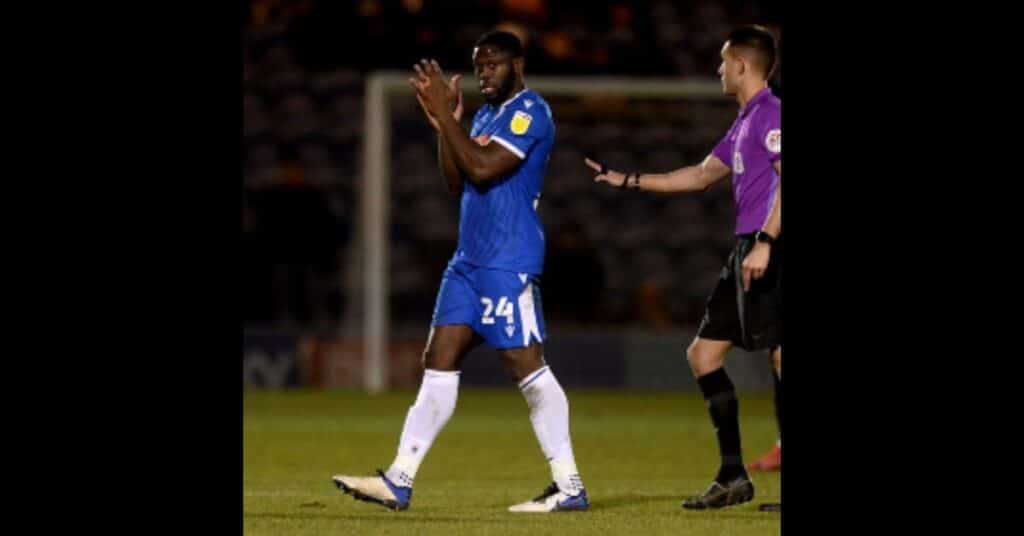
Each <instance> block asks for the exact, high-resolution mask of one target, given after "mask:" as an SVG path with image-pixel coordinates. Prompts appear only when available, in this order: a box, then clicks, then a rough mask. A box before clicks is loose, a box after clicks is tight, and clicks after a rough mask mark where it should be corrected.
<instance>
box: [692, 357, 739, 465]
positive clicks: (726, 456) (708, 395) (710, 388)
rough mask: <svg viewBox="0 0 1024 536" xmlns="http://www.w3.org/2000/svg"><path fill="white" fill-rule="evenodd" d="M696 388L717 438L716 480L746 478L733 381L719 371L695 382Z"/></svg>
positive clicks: (737, 404) (723, 371)
mask: <svg viewBox="0 0 1024 536" xmlns="http://www.w3.org/2000/svg"><path fill="white" fill-rule="evenodd" d="M697 384H698V385H700V390H701V392H702V393H704V400H706V401H707V403H708V413H710V414H711V423H712V424H714V426H715V433H716V434H717V435H718V450H719V452H720V453H721V455H722V466H721V468H720V469H719V470H718V476H716V477H715V480H717V481H718V482H720V483H722V484H724V483H726V482H728V481H730V480H732V479H734V478H736V477H740V476H746V475H747V470H746V469H745V468H744V467H743V456H742V454H741V453H740V423H739V402H738V401H737V400H736V389H735V387H733V384H732V380H730V379H729V375H728V374H726V373H725V369H724V368H720V369H718V370H716V371H714V372H711V373H709V374H705V375H703V376H701V377H700V378H697Z"/></svg>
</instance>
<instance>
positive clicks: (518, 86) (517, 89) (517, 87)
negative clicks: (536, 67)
mask: <svg viewBox="0 0 1024 536" xmlns="http://www.w3.org/2000/svg"><path fill="white" fill-rule="evenodd" d="M524 89H526V84H524V83H523V80H522V79H521V78H520V79H517V80H516V81H515V82H513V83H512V89H509V90H508V93H507V94H505V95H502V96H501V97H499V98H497V99H494V100H495V106H501V105H503V104H505V103H506V102H508V101H509V99H511V98H512V97H515V96H516V95H518V94H520V93H521V92H522V91H523V90H524Z"/></svg>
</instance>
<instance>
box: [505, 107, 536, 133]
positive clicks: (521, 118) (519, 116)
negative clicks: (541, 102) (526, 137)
mask: <svg viewBox="0 0 1024 536" xmlns="http://www.w3.org/2000/svg"><path fill="white" fill-rule="evenodd" d="M530 121H533V116H531V115H530V114H528V113H526V112H523V111H519V110H517V111H516V114H515V115H514V116H512V123H510V124H509V126H510V127H512V133H513V134H518V135H522V134H525V133H526V129H528V128H530Z"/></svg>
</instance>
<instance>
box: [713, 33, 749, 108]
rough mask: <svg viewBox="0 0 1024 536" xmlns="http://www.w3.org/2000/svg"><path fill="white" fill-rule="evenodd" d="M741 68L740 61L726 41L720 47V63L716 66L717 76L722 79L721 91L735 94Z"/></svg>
mask: <svg viewBox="0 0 1024 536" xmlns="http://www.w3.org/2000/svg"><path fill="white" fill-rule="evenodd" d="M742 69H743V66H742V64H741V61H740V59H739V57H738V56H737V55H736V53H735V52H734V51H733V50H732V49H731V48H730V47H729V42H728V41H726V42H725V45H724V46H723V47H722V63H721V65H719V66H718V76H719V77H721V79H722V92H723V93H725V94H726V95H735V94H736V88H737V87H739V76H740V71H741V70H742Z"/></svg>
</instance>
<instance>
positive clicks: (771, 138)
mask: <svg viewBox="0 0 1024 536" xmlns="http://www.w3.org/2000/svg"><path fill="white" fill-rule="evenodd" d="M764 146H765V148H767V149H768V150H769V151H771V152H773V153H780V152H782V130H780V129H774V130H769V131H768V135H767V136H765V137H764Z"/></svg>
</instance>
